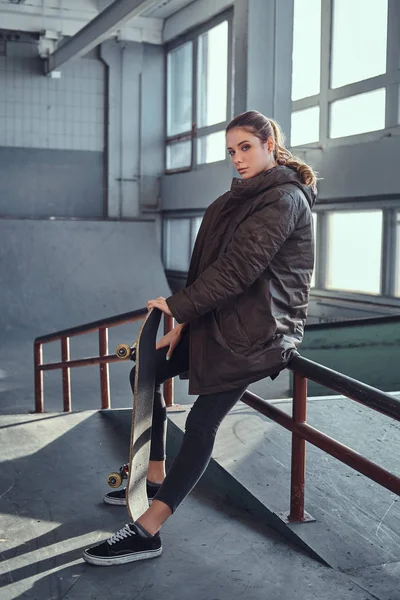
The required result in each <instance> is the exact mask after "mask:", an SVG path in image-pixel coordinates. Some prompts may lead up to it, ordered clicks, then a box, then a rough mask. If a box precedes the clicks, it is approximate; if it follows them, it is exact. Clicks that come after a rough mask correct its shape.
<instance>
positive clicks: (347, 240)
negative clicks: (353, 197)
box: [326, 210, 382, 294]
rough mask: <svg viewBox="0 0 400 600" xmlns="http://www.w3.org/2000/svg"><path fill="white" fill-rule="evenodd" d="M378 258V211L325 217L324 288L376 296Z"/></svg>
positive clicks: (380, 245)
mask: <svg viewBox="0 0 400 600" xmlns="http://www.w3.org/2000/svg"><path fill="white" fill-rule="evenodd" d="M355 232H357V236H355ZM381 257H382V211H379V210H375V211H367V210H363V211H354V212H350V211H340V212H335V213H330V214H329V215H328V261H327V262H328V264H327V280H326V287H327V289H331V290H343V291H351V292H358V293H364V294H380V293H381Z"/></svg>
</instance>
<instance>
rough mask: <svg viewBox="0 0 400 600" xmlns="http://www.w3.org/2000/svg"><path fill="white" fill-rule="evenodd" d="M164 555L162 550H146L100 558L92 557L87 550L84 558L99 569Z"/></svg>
mask: <svg viewBox="0 0 400 600" xmlns="http://www.w3.org/2000/svg"><path fill="white" fill-rule="evenodd" d="M161 553H162V546H161V548H157V549H156V550H146V551H145V552H135V554H128V555H126V556H116V557H114V558H101V557H100V556H92V555H91V554H88V553H87V551H86V550H85V551H84V553H83V555H82V557H83V560H84V561H86V562H87V563H89V564H91V565H96V566H99V567H112V566H113V565H125V564H126V563H130V562H136V561H137V560H146V559H147V558H156V557H157V556H160V554H161Z"/></svg>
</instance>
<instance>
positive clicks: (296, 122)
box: [290, 106, 319, 146]
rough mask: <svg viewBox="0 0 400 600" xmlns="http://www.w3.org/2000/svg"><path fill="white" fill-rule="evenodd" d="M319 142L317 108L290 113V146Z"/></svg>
mask: <svg viewBox="0 0 400 600" xmlns="http://www.w3.org/2000/svg"><path fill="white" fill-rule="evenodd" d="M318 140H319V106H313V107H312V108H306V109H304V110H298V111H296V112H294V113H292V127H291V135H290V145H291V146H301V145H303V144H310V143H311V142H318Z"/></svg>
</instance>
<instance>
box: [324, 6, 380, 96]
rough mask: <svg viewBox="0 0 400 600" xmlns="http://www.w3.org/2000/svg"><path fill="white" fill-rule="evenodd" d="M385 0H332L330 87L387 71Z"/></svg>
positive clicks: (336, 86)
mask: <svg viewBox="0 0 400 600" xmlns="http://www.w3.org/2000/svg"><path fill="white" fill-rule="evenodd" d="M387 18H388V1H387V0H351V1H349V0H334V3H333V28H332V32H333V35H332V70H331V87H332V88H338V87H341V86H343V85H347V84H349V83H354V82H356V81H362V80H363V79H369V78H370V77H375V76H376V75H381V74H382V73H385V72H386V44H387Z"/></svg>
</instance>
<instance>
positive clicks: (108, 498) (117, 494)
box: [103, 483, 160, 506]
mask: <svg viewBox="0 0 400 600" xmlns="http://www.w3.org/2000/svg"><path fill="white" fill-rule="evenodd" d="M146 488H147V498H148V499H149V504H151V503H152V501H153V498H154V496H155V495H156V494H157V492H158V490H159V489H160V486H159V485H156V484H154V483H151V484H149V483H147V484H146ZM103 500H104V502H105V503H106V504H114V505H117V506H126V487H124V488H122V489H121V490H115V491H114V492H108V494H106V495H105V496H104V498H103Z"/></svg>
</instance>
